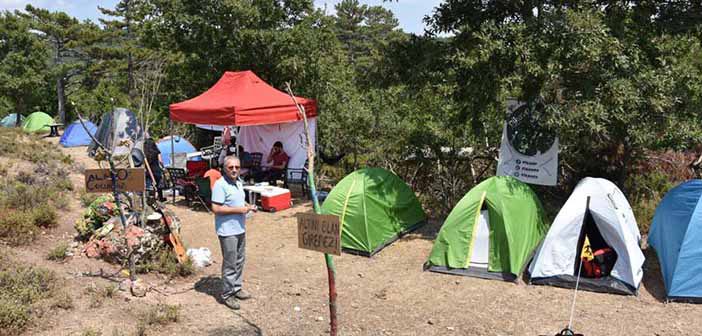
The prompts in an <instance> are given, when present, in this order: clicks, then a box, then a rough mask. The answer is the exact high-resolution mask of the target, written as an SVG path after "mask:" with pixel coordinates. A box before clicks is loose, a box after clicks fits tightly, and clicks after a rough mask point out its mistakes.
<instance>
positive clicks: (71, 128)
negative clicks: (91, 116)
mask: <svg viewBox="0 0 702 336" xmlns="http://www.w3.org/2000/svg"><path fill="white" fill-rule="evenodd" d="M84 123H85V126H86V127H87V128H88V130H89V131H90V134H92V135H95V132H96V131H97V126H95V124H93V123H91V122H90V121H84ZM91 141H92V139H90V136H89V135H88V133H86V132H85V129H84V128H83V126H82V125H81V124H80V121H78V120H76V121H74V122H72V123H71V124H70V125H68V127H66V130H65V131H64V132H63V135H62V136H61V140H59V143H60V144H61V145H63V147H77V146H87V145H90V142H91Z"/></svg>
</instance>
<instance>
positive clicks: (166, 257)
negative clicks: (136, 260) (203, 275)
mask: <svg viewBox="0 0 702 336" xmlns="http://www.w3.org/2000/svg"><path fill="white" fill-rule="evenodd" d="M153 259H154V260H152V261H148V262H146V263H144V264H141V265H137V267H138V269H137V271H138V272H142V273H147V272H150V271H152V270H153V271H157V272H159V273H163V274H165V275H168V276H169V277H176V276H182V277H185V276H189V275H191V274H193V273H195V267H194V266H193V263H192V260H190V258H188V259H187V260H186V261H185V262H184V263H182V264H181V263H179V262H178V258H177V257H176V255H175V252H174V251H173V249H171V248H164V249H162V250H161V251H159V254H158V255H156V256H155V258H153Z"/></svg>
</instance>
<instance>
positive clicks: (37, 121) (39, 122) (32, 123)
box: [22, 112, 54, 132]
mask: <svg viewBox="0 0 702 336" xmlns="http://www.w3.org/2000/svg"><path fill="white" fill-rule="evenodd" d="M53 123H54V118H52V117H51V116H50V115H48V114H46V113H44V112H34V113H32V114H30V115H29V116H27V118H25V119H24V122H23V123H22V129H23V130H24V131H25V132H48V131H49V130H50V127H49V126H48V125H51V124H53Z"/></svg>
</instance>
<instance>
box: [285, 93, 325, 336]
mask: <svg viewBox="0 0 702 336" xmlns="http://www.w3.org/2000/svg"><path fill="white" fill-rule="evenodd" d="M285 88H286V90H287V91H288V95H290V98H291V99H292V100H293V102H294V103H295V106H296V107H297V111H298V114H299V115H300V118H301V119H302V121H303V123H304V124H305V137H306V139H307V184H308V185H309V187H310V196H311V197H312V204H314V212H315V213H317V214H320V213H321V212H322V210H321V208H320V207H319V200H317V188H316V187H315V183H314V148H313V147H312V136H311V135H310V126H309V124H308V123H307V113H305V109H304V108H303V107H302V106H301V105H300V104H299V103H298V102H297V99H296V98H295V95H294V94H293V92H292V89H291V88H290V83H288V82H286V83H285ZM286 174H287V173H286ZM324 260H325V261H326V264H327V277H328V279H329V327H330V332H329V334H330V335H331V336H336V332H337V321H336V267H334V259H333V258H332V256H331V254H328V253H325V254H324Z"/></svg>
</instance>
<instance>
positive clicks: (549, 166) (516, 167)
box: [497, 102, 558, 186]
mask: <svg viewBox="0 0 702 336" xmlns="http://www.w3.org/2000/svg"><path fill="white" fill-rule="evenodd" d="M520 105H521V104H514V103H513V102H510V103H508V109H509V110H510V112H511V111H514V110H515V109H516V108H517V107H518V106H520ZM497 175H503V176H512V177H515V178H517V179H519V180H521V181H523V182H526V183H531V184H540V185H549V186H554V185H556V184H557V183H558V137H555V138H554V140H553V144H552V145H551V148H549V149H548V150H547V151H545V152H543V153H542V152H540V151H537V152H536V154H534V155H525V154H522V153H520V152H519V151H518V150H517V149H515V148H514V145H512V143H511V142H510V141H509V136H508V134H507V123H505V125H504V128H503V129H502V144H501V145H500V159H499V161H498V162H497Z"/></svg>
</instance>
